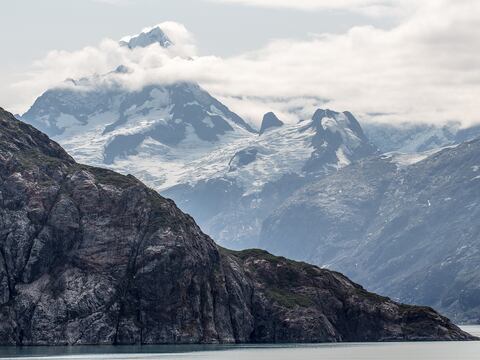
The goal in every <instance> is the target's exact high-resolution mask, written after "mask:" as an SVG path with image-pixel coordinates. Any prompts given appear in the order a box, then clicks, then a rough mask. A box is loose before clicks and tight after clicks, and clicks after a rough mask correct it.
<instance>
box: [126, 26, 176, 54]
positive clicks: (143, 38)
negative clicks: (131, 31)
mask: <svg viewBox="0 0 480 360" xmlns="http://www.w3.org/2000/svg"><path fill="white" fill-rule="evenodd" d="M120 44H121V45H123V46H127V47H129V48H130V49H134V48H137V47H147V46H150V45H152V44H159V45H160V46H161V47H164V48H168V47H170V46H172V45H173V42H172V41H171V40H170V39H169V38H168V36H167V35H166V34H165V32H163V30H162V29H161V28H160V26H155V27H154V28H152V29H148V30H146V31H143V32H141V33H140V34H138V35H135V36H131V37H127V38H124V39H122V40H120Z"/></svg>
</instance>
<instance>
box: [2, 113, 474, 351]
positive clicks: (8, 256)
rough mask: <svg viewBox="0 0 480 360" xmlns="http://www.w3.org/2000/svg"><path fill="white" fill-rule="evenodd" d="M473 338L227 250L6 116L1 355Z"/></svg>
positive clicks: (274, 260) (262, 255)
mask: <svg viewBox="0 0 480 360" xmlns="http://www.w3.org/2000/svg"><path fill="white" fill-rule="evenodd" d="M468 339H472V337H471V336H469V335H468V334H466V333H464V332H462V331H461V330H460V329H459V328H457V327H456V326H454V325H453V324H452V323H450V321H449V320H448V319H446V318H444V317H442V316H440V315H439V314H437V313H436V312H435V311H433V310H432V309H430V308H422V307H413V306H406V305H401V304H397V303H395V302H393V301H391V300H389V299H387V298H383V297H379V296H376V295H374V294H371V293H368V292H366V291H365V290H364V289H363V288H362V287H360V286H358V285H356V284H354V283H352V282H351V281H349V280H348V279H347V278H346V277H344V276H343V275H341V274H339V273H335V272H331V271H328V270H323V269H320V268H318V267H315V266H311V265H307V264H304V263H298V262H293V261H289V260H287V259H284V258H278V257H274V256H272V255H270V254H268V253H266V252H262V251H258V250H250V251H243V252H232V251H229V250H225V249H223V248H219V247H218V246H217V245H216V244H215V243H214V242H213V241H212V240H211V239H210V238H209V237H208V236H206V235H204V234H203V233H202V232H201V230H200V229H199V227H198V226H197V225H196V224H195V222H194V221H193V219H192V218H191V217H190V216H188V215H186V214H184V213H182V212H181V211H180V210H179V209H178V208H177V207H176V206H175V204H174V203H173V202H172V201H171V200H168V199H165V198H163V197H161V196H160V195H158V194H157V193H156V192H155V191H153V190H151V189H149V188H148V187H146V186H145V185H143V184H142V183H141V182H140V181H138V180H137V179H136V178H134V177H132V176H122V175H119V174H117V173H115V172H112V171H109V170H104V169H99V168H94V167H89V166H85V165H80V164H77V163H76V162H75V161H74V160H73V159H72V158H71V157H70V156H69V155H68V154H67V153H66V152H64V151H63V150H62V148H61V147H60V146H59V145H57V144H56V143H54V142H53V141H51V140H50V139H49V138H48V137H47V136H46V135H44V134H42V133H40V132H39V131H37V130H35V129H34V128H32V127H30V126H28V125H26V124H24V123H21V122H19V121H17V120H16V119H15V118H14V117H13V116H12V115H11V114H9V113H7V112H5V111H4V110H2V109H0V344H3V345H34V344H42V345H46V344H50V345H51V344H54V345H60V344H133V343H141V344H153V343H157V344H160V343H215V342H221V343H231V342H280V341H282V342H294V341H298V342H323V341H388V340H468Z"/></svg>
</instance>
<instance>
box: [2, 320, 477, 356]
mask: <svg viewBox="0 0 480 360" xmlns="http://www.w3.org/2000/svg"><path fill="white" fill-rule="evenodd" d="M462 328H463V329H464V330H466V331H468V332H470V333H471V334H473V335H477V336H480V326H464V327H462ZM12 357H15V358H16V359H35V360H41V359H55V360H62V359H65V360H97V359H108V360H116V359H118V360H135V359H139V360H151V359H161V360H170V359H175V360H180V359H182V360H189V359H193V360H257V359H262V360H284V359H285V360H287V359H288V360H291V359H294V360H314V359H315V360H317V359H322V360H417V359H419V360H420V359H421V360H464V359H465V360H479V359H480V341H472V342H430V343H363V344H321V345H231V346H222V345H220V346H218V345H206V346H201V345H194V346H190V345H186V346H183V345H182V346H142V347H138V346H77V347H25V348H15V347H3V348H2V347H0V359H5V358H12Z"/></svg>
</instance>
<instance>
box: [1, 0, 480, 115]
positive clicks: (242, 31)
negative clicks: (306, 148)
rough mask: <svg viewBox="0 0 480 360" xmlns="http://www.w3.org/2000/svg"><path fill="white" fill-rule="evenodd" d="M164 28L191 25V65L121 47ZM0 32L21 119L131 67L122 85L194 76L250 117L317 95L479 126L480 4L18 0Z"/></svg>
mask: <svg viewBox="0 0 480 360" xmlns="http://www.w3.org/2000/svg"><path fill="white" fill-rule="evenodd" d="M165 21H170V22H175V23H177V25H178V28H179V29H181V27H182V26H184V27H185V29H184V30H182V29H181V30H180V32H179V34H180V35H181V36H180V37H179V39H180V40H179V42H185V44H179V46H180V45H185V46H186V47H185V49H189V50H185V51H186V52H188V53H186V54H182V55H185V57H190V58H193V59H194V60H193V61H191V60H187V59H183V60H179V59H178V55H179V54H178V53H177V54H174V55H171V56H170V57H168V56H166V55H165V54H163V53H161V50H160V49H157V48H155V49H150V50H149V51H146V52H141V53H139V52H134V53H132V54H130V53H128V54H126V53H125V52H124V51H123V50H119V49H117V48H116V47H115V44H114V41H113V40H115V41H117V40H118V39H119V38H121V37H123V36H125V35H129V34H135V33H138V32H139V31H140V30H141V29H142V28H144V27H146V26H152V25H155V24H158V23H162V22H165ZM182 31H185V34H183V33H182ZM0 37H1V44H2V48H3V51H2V56H1V57H0V76H1V79H2V82H1V83H0V106H3V107H5V108H7V109H8V110H11V111H13V112H19V113H22V112H24V111H25V110H26V109H27V108H28V106H29V105H31V103H32V102H33V101H34V99H35V98H36V97H37V96H38V95H40V94H41V93H42V92H43V91H45V90H46V89H47V88H49V87H52V86H55V85H56V84H58V83H59V82H61V81H62V80H63V79H64V78H66V77H79V76H86V75H89V74H92V73H95V72H96V73H103V72H108V71H110V70H111V69H112V68H113V67H114V66H116V65H118V64H119V63H125V64H127V65H129V66H130V67H131V68H132V69H135V71H134V74H132V75H131V76H129V78H128V79H122V81H124V83H125V84H126V85H125V86H131V87H132V89H135V88H138V87H141V86H143V85H144V84H145V83H146V82H165V81H175V80H177V79H178V80H192V81H198V82H200V84H201V85H202V86H204V87H205V88H207V90H209V91H210V92H212V93H213V95H215V96H217V97H219V98H220V99H221V100H223V101H225V102H226V103H227V105H229V106H231V107H232V108H233V109H234V110H235V111H237V112H239V113H240V114H241V115H243V116H245V117H247V118H248V119H250V120H251V121H253V122H255V119H257V118H259V117H260V116H261V114H262V113H263V112H266V111H269V110H275V111H277V112H278V113H280V114H281V115H282V116H284V117H285V118H289V116H290V115H289V114H290V113H291V111H292V109H298V108H302V109H304V113H305V114H308V113H309V112H311V111H313V108H314V107H315V106H318V103H319V102H320V100H319V99H322V100H325V101H326V104H325V106H329V107H331V108H334V109H337V110H351V111H353V112H355V113H357V114H359V115H360V116H361V117H362V118H364V119H365V120H366V121H369V120H378V121H390V122H393V121H396V122H398V121H427V122H445V121H449V120H460V121H462V122H464V123H465V124H469V123H473V122H479V121H480V116H479V115H478V114H479V113H480V105H479V104H480V102H479V101H478V97H479V95H480V51H479V49H480V1H477V0H422V1H414V0H336V1H330V0H328V1H327V0H295V1H291V0H157V1H154V0H69V1H65V0H42V1H37V0H15V1H9V2H5V3H4V4H2V12H1V14H0ZM105 39H112V40H110V42H109V41H108V40H105ZM287 120H288V119H287ZM292 121H293V118H292Z"/></svg>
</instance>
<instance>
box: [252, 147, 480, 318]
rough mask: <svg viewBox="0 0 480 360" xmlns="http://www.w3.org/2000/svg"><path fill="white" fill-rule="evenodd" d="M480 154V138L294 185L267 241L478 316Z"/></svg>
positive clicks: (390, 289)
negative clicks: (410, 158) (422, 155)
mask: <svg viewBox="0 0 480 360" xmlns="http://www.w3.org/2000/svg"><path fill="white" fill-rule="evenodd" d="M479 158H480V140H474V141H471V142H467V143H464V144H461V145H458V146H456V147H453V148H447V149H444V150H442V151H440V152H437V153H435V154H433V155H431V156H429V157H427V158H426V159H424V160H422V161H418V160H419V159H417V158H415V159H413V164H410V165H409V164H408V161H406V159H405V157H404V156H403V157H400V158H397V157H396V156H393V157H391V156H383V157H380V158H376V159H369V160H365V161H361V162H359V163H357V164H354V165H352V166H349V167H346V168H344V169H342V170H340V171H339V172H337V173H336V174H333V175H331V176H329V177H327V178H324V179H322V180H319V181H317V182H315V183H313V184H310V185H308V186H306V187H304V188H302V189H301V190H299V191H298V192H296V193H295V194H293V195H292V196H291V197H290V198H289V199H288V200H287V201H286V202H285V204H284V205H283V206H282V207H280V208H279V209H278V210H277V211H276V212H275V213H274V214H273V215H272V216H271V217H270V218H269V219H267V220H266V221H265V222H264V226H263V228H262V235H261V242H260V245H261V246H262V247H264V248H266V249H268V250H270V251H272V252H274V253H276V254H289V256H292V257H294V258H297V259H303V260H307V261H311V262H314V263H316V264H320V265H323V266H327V267H328V268H331V269H336V270H339V271H342V272H345V273H346V274H347V275H348V276H351V277H352V278H353V279H355V280H356V281H359V282H361V283H362V284H365V285H366V286H367V288H368V289H370V290H373V291H376V292H379V293H381V294H386V295H389V296H392V297H394V298H396V299H399V300H401V301H404V302H408V303H419V304H424V305H429V306H433V307H435V308H436V309H439V310H441V311H443V312H445V313H447V314H448V315H449V316H451V317H453V318H454V319H455V320H456V321H458V322H479V321H480V302H479V300H478V299H480V298H479V297H478V294H479V286H478V284H479V283H480V278H479V274H480V272H479V269H480V251H479V250H480V247H479V244H480V243H479V241H478V234H479V233H480V225H479V223H478V220H477V219H478V216H479V211H480V205H479V199H480V192H479V189H480V188H479V183H478V181H479V179H480V177H479V176H478V169H480V163H479V161H478V159H479ZM399 161H400V162H399Z"/></svg>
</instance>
